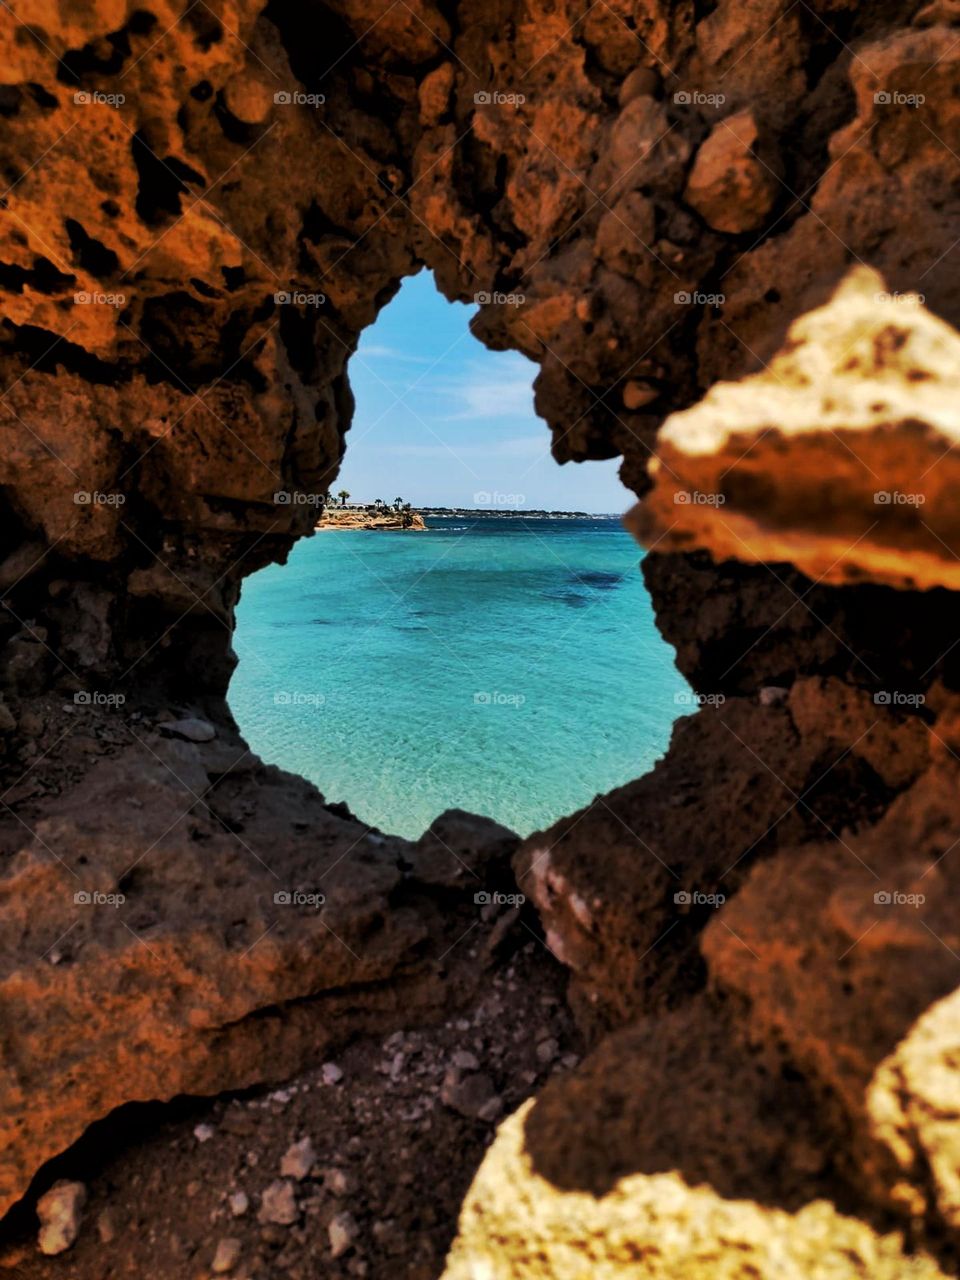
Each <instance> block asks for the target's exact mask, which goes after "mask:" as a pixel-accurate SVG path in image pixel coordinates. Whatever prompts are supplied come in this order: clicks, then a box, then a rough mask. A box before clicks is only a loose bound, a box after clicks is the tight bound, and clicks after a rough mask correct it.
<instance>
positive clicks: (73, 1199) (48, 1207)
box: [37, 1182, 87, 1256]
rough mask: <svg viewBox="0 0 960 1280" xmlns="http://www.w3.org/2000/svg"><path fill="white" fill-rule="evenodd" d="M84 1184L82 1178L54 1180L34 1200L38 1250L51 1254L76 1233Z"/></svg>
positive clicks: (83, 1201) (70, 1241)
mask: <svg viewBox="0 0 960 1280" xmlns="http://www.w3.org/2000/svg"><path fill="white" fill-rule="evenodd" d="M86 1202H87V1188H86V1187H85V1186H84V1185H83V1183H82V1182H55V1183H54V1184H53V1186H52V1187H51V1188H50V1190H49V1191H47V1192H46V1193H45V1194H44V1195H42V1196H41V1197H40V1199H39V1200H38V1201H37V1217H38V1218H39V1219H40V1234H39V1236H38V1238H37V1243H38V1244H39V1246H40V1252H41V1253H44V1254H47V1255H48V1256H52V1255H53V1254H57V1253H63V1252H65V1250H67V1249H69V1248H70V1246H71V1245H72V1244H73V1242H74V1241H75V1240H76V1238H77V1236H78V1235H79V1234H80V1220H81V1213H82V1210H83V1206H84V1205H85V1204H86Z"/></svg>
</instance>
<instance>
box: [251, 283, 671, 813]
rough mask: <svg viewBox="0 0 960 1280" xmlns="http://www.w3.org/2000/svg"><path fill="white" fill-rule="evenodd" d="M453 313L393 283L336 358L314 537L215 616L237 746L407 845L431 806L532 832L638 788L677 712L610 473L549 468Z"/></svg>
mask: <svg viewBox="0 0 960 1280" xmlns="http://www.w3.org/2000/svg"><path fill="white" fill-rule="evenodd" d="M480 305H481V309H482V307H483V305H484V303H483V302H481V304H480ZM475 313H476V308H475V307H468V306H464V305H462V304H453V305H451V304H449V303H447V302H445V301H444V300H443V299H442V298H441V296H440V294H439V293H438V292H437V290H436V287H435V284H434V281H433V277H432V275H431V274H430V273H429V272H423V273H421V274H420V275H417V276H414V277H412V278H409V279H408V280H407V281H405V282H404V284H403V285H402V287H401V289H400V292H399V294H398V295H397V296H396V297H395V298H394V299H393V301H391V302H390V303H389V304H388V305H387V306H386V307H385V308H384V310H383V311H382V312H381V314H380V316H379V318H378V319H377V321H376V323H375V324H374V325H372V326H371V327H370V328H369V329H367V330H366V331H365V333H364V334H363V336H362V338H361V341H360V345H359V348H358V351H357V354H356V356H355V357H354V358H353V359H352V361H351V363H350V378H351V385H352V388H353V391H354V395H355V397H356V410H355V416H354V423H353V426H352V428H351V430H350V432H349V433H348V435H347V453H346V457H345V459H344V462H343V465H342V468H341V471H340V475H339V477H338V479H337V481H336V483H335V484H334V485H333V486H331V488H332V490H333V492H331V493H330V494H329V496H328V501H327V504H326V514H325V517H324V523H325V524H326V525H328V526H329V525H331V524H332V525H333V526H334V527H325V528H321V529H320V530H319V531H318V533H317V534H316V535H315V536H314V537H312V538H305V539H302V540H301V541H300V542H299V543H298V544H297V545H296V546H295V547H294V548H293V550H292V552H291V554H290V557H289V560H288V561H287V563H286V564H285V565H271V566H269V567H267V568H266V569H263V570H261V571H260V572H259V573H257V574H255V575H253V576H252V577H250V578H248V579H247V580H246V581H245V583H244V585H243V590H242V596H241V602H240V605H239V607H238V610H237V630H236V632H235V635H234V648H235V650H236V652H237V654H238V656H239V659H240V661H239V665H238V668H237V671H236V673H235V675H234V677H233V681H232V684H231V688H230V703H231V707H232V709H233V711H234V714H235V715H236V717H237V721H238V723H239V725H240V728H241V730H242V731H243V733H244V735H245V737H246V739H247V740H248V741H249V742H250V744H251V747H252V749H253V750H255V751H256V752H257V753H258V754H259V755H260V756H262V757H263V758H264V759H265V760H267V761H270V762H272V763H276V764H279V765H281V766H282V767H284V768H288V769H291V770H293V771H295V772H297V773H300V774H302V775H303V776H305V777H307V778H309V779H310V781H312V782H314V783H316V785H317V786H318V787H319V788H320V789H321V791H323V793H324V795H325V796H326V798H327V800H328V802H331V801H332V802H345V803H346V804H347V806H348V807H349V808H350V809H351V810H352V811H353V812H355V813H356V814H357V815H358V817H360V818H362V819H363V820H364V821H366V822H370V823H373V824H374V825H375V826H378V827H380V828H381V829H382V830H386V831H391V832H396V833H398V834H400V835H404V836H407V837H409V838H415V837H416V836H418V835H420V834H421V833H422V832H423V831H424V830H425V829H426V828H427V827H428V826H429V825H430V823H431V822H432V821H433V819H434V818H435V817H436V815H437V814H438V813H441V812H443V810H445V809H448V808H453V807H456V808H461V809H466V810H468V811H470V812H475V813H482V814H484V815H486V816H488V817H491V818H494V819H495V820H496V821H498V822H501V823H503V824H504V825H506V826H509V827H511V828H512V829H514V830H516V831H519V832H520V833H521V834H523V835H526V834H528V833H529V832H530V831H533V830H535V829H537V828H538V827H544V826H549V825H550V824H551V823H552V822H555V821H556V820H557V819H558V818H560V817H562V816H563V814H565V813H569V812H571V811H572V810H576V809H578V808H579V807H581V806H582V805H585V804H588V803H589V802H590V801H591V800H592V799H593V798H594V796H595V795H597V794H598V793H602V792H605V791H608V790H610V789H611V788H612V787H615V786H621V785H623V784H624V783H626V782H628V781H629V780H630V779H631V778H633V777H636V776H638V775H640V774H641V773H644V772H646V770H648V769H649V768H650V767H651V765H652V764H653V762H654V760H656V759H657V757H658V756H660V755H662V754H663V752H664V750H665V749H666V746H667V743H668V741H669V736H670V730H671V726H672V723H673V720H674V719H675V718H676V716H677V715H678V714H682V713H685V712H689V711H690V710H692V709H693V708H694V706H695V705H696V704H695V702H694V700H693V698H692V695H691V694H690V693H689V686H688V685H687V683H686V681H685V680H684V679H683V677H682V676H681V675H680V674H679V672H678V671H677V669H676V667H675V665H674V652H673V649H672V648H671V647H670V646H669V645H667V644H666V643H665V642H664V641H663V640H662V638H661V636H660V634H659V632H658V631H657V629H656V624H655V622H654V617H653V610H652V606H651V604H650V599H649V595H648V593H647V590H646V587H645V586H644V583H643V579H642V576H641V572H640V570H639V567H638V559H639V557H640V555H642V553H641V552H639V549H638V548H637V545H636V543H635V542H634V541H633V539H632V538H631V537H630V536H629V535H628V534H627V533H626V532H625V530H624V529H623V527H622V524H621V521H620V518H619V513H620V510H621V509H622V508H623V507H625V506H626V505H627V504H628V503H629V501H630V497H631V495H630V494H629V493H628V491H627V490H626V489H624V488H623V486H622V485H621V484H620V482H619V481H618V479H617V476H616V470H617V462H616V461H615V460H611V461H609V462H604V463H594V464H590V465H584V466H578V465H576V464H573V463H571V464H568V465H567V466H566V467H558V466H557V464H556V463H555V462H554V460H553V458H552V457H551V456H550V449H549V436H548V433H547V431H546V430H545V428H544V424H543V423H542V421H541V420H540V419H538V418H537V417H536V415H535V413H534V409H533V389H532V381H533V376H534V374H535V373H536V366H534V365H532V364H531V363H530V362H529V361H527V360H525V359H524V358H523V357H522V356H520V355H518V354H517V353H514V352H508V353H494V352H490V351H487V350H486V349H485V348H483V347H481V346H480V345H479V344H478V343H477V342H476V340H475V338H474V337H473V336H472V335H471V333H470V332H469V328H468V321H469V318H470V316H471V315H472V314H475ZM299 498H300V495H298V494H297V493H296V492H293V493H290V492H289V491H283V492H281V493H280V494H278V502H281V503H282V502H286V501H289V502H291V503H293V502H296V501H298V500H299ZM408 505H409V506H410V507H411V508H412V513H407V512H406V507H407V506H408ZM318 510H320V509H318ZM405 522H407V523H408V527H407V528H406V529H404V524H405ZM421 523H425V524H426V529H425V530H421V529H419V528H418V527H417V526H419V524H421Z"/></svg>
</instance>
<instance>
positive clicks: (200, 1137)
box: [193, 1124, 216, 1142]
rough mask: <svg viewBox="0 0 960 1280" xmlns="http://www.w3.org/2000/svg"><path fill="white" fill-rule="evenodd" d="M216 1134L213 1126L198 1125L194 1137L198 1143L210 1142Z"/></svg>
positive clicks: (195, 1127)
mask: <svg viewBox="0 0 960 1280" xmlns="http://www.w3.org/2000/svg"><path fill="white" fill-rule="evenodd" d="M215 1133H216V1129H214V1127H213V1125H212V1124H198V1125H195V1126H194V1130H193V1136H194V1137H195V1138H196V1140H197V1141H198V1142H209V1141H210V1139H211V1138H212V1137H213V1135H214V1134H215Z"/></svg>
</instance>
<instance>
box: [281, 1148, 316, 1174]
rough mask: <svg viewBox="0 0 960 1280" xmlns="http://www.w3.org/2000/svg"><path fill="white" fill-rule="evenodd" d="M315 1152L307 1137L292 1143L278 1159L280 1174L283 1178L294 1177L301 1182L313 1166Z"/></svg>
mask: <svg viewBox="0 0 960 1280" xmlns="http://www.w3.org/2000/svg"><path fill="white" fill-rule="evenodd" d="M316 1158H317V1153H316V1152H315V1151H314V1149H313V1143H312V1142H311V1141H310V1139H309V1137H307V1138H301V1139H300V1141H299V1142H294V1143H292V1144H291V1145H290V1146H289V1147H288V1148H287V1150H286V1152H285V1153H284V1156H283V1159H282V1160H281V1161H280V1174H281V1176H282V1177H284V1178H296V1179H297V1181H298V1182H302V1181H303V1179H304V1178H305V1177H306V1176H307V1174H308V1173H309V1172H310V1170H311V1169H312V1168H313V1166H314V1162H315V1161H316Z"/></svg>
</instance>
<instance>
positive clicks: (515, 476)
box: [333, 271, 634, 512]
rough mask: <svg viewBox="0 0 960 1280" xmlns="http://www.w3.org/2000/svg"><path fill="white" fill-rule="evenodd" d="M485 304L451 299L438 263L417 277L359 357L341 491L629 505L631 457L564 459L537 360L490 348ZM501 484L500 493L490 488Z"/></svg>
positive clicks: (447, 500)
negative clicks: (483, 325) (626, 460)
mask: <svg viewBox="0 0 960 1280" xmlns="http://www.w3.org/2000/svg"><path fill="white" fill-rule="evenodd" d="M474 310H475V309H474V308H473V307H471V306H467V305H465V304H463V303H457V302H455V303H449V302H447V301H446V299H445V298H444V297H442V295H441V294H440V293H439V292H438V291H437V287H436V285H435V283H434V280H433V276H432V274H431V273H430V272H428V271H421V272H420V273H419V275H416V276H411V277H409V278H408V279H407V280H405V281H404V282H403V284H402V286H401V288H400V291H399V293H397V295H396V296H395V297H394V298H393V300H392V301H391V302H390V303H389V304H388V305H387V306H386V307H384V309H383V310H382V311H381V312H380V315H379V317H378V319H377V321H376V323H375V324H373V325H371V326H370V328H369V329H367V330H366V331H365V332H364V333H363V335H362V336H361V339H360V345H359V348H358V350H357V353H356V355H355V356H354V357H353V359H352V360H351V361H350V369H349V372H350V381H351V384H352V386H353V392H354V395H355V396H356V399H357V409H356V414H355V415H354V421H353V426H352V427H351V429H350V431H349V432H348V433H347V455H346V458H345V459H344V463H343V467H342V468H341V471H340V476H339V478H338V480H337V482H336V484H335V485H334V486H333V488H334V491H339V490H340V489H348V490H349V491H350V495H351V501H371V502H372V501H373V500H374V498H383V499H384V500H385V501H387V502H392V501H393V499H394V498H395V497H398V496H399V497H403V498H404V499H405V500H406V501H408V502H412V503H413V504H414V506H426V505H429V504H431V503H434V504H436V505H438V506H448V507H497V508H500V509H510V508H512V507H517V508H518V509H520V510H523V509H527V510H529V509H531V508H536V507H546V508H550V509H553V510H564V511H570V510H576V511H615V512H622V511H626V509H627V508H628V507H629V506H631V505H632V503H633V501H634V499H633V495H632V494H630V493H629V492H628V491H627V490H626V489H625V488H624V487H623V485H622V484H621V483H620V481H619V480H618V479H617V467H618V466H619V459H612V460H610V461H608V462H589V463H583V464H577V463H572V462H571V463H567V464H566V465H565V466H562V467H561V466H559V465H558V464H557V463H556V462H555V461H554V460H553V458H552V457H551V456H550V432H549V430H548V428H547V425H546V423H545V422H543V421H542V419H540V418H538V417H537V415H536V414H535V413H534V411H533V379H534V377H535V375H536V372H537V366H536V365H535V364H533V363H532V362H531V361H530V360H528V359H527V358H526V357H525V356H522V355H520V354H519V353H518V352H515V351H488V350H487V349H486V348H485V347H483V346H481V344H480V343H479V342H478V341H477V340H476V338H474V337H473V335H472V334H471V333H470V330H469V327H468V323H469V320H470V317H471V316H472V315H473V314H474ZM485 495H489V496H485Z"/></svg>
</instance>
